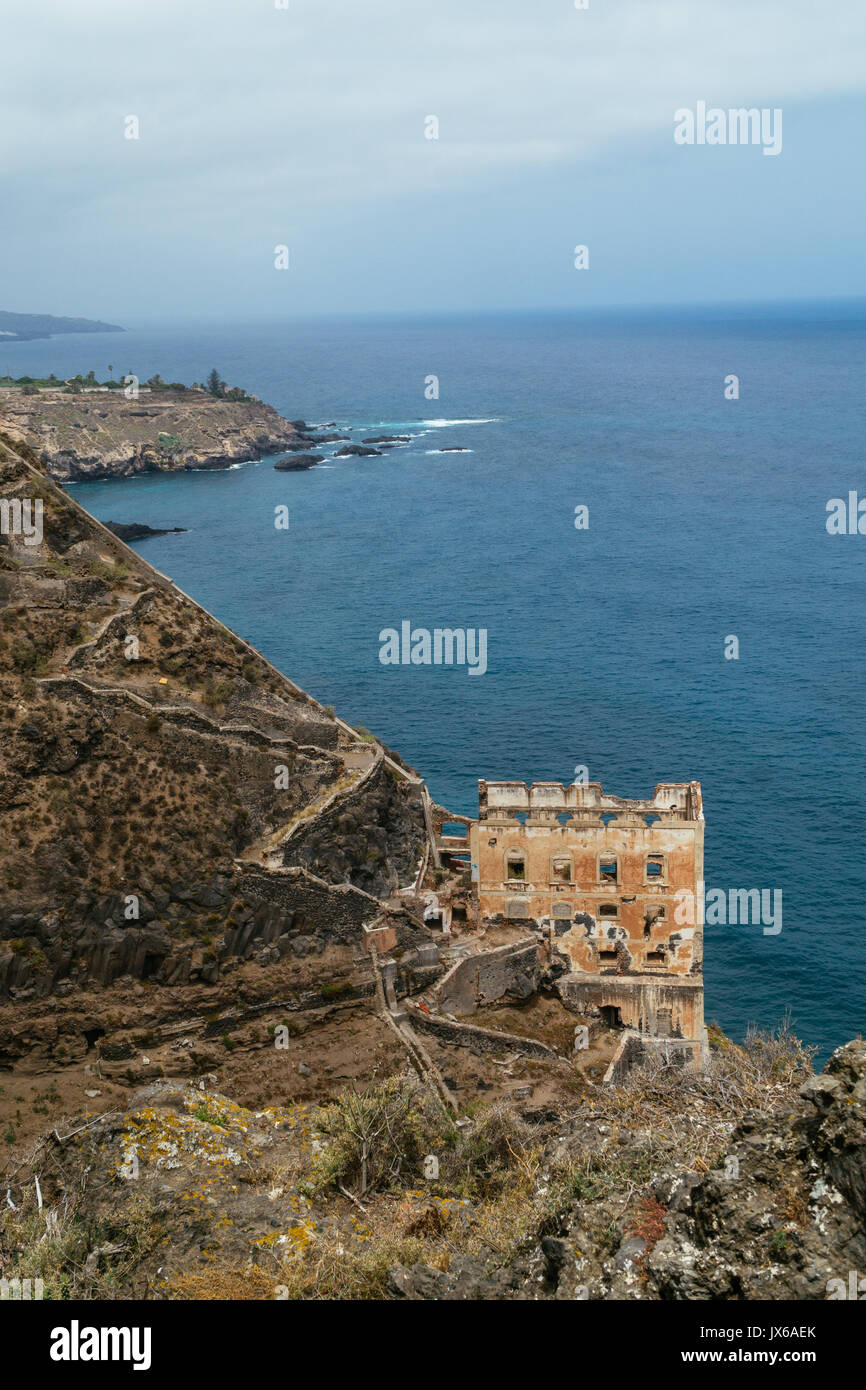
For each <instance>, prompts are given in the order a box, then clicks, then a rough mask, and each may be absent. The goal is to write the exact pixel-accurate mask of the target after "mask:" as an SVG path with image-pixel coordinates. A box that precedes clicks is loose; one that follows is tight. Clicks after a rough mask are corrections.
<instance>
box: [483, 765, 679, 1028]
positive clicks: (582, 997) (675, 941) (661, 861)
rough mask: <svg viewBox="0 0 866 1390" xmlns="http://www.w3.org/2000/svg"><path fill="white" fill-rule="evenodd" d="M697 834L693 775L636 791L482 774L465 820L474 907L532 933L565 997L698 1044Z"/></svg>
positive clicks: (618, 1021)
mask: <svg viewBox="0 0 866 1390" xmlns="http://www.w3.org/2000/svg"><path fill="white" fill-rule="evenodd" d="M703 842H704V817H703V810H702V804H701V788H700V784H699V783H697V782H661V783H659V785H658V786H657V787H656V789H655V794H654V796H653V797H652V799H651V800H648V801H635V800H625V799H624V798H622V797H616V796H609V795H606V794H605V793H604V791H603V790H602V787H601V784H600V783H598V782H590V783H586V784H577V783H576V784H574V785H571V786H567V787H566V786H563V785H562V784H561V783H558V782H535V783H533V784H532V786H531V787H527V786H526V784H525V783H523V782H483V781H482V782H479V813H478V820H477V822H475V823H474V824H473V825H472V826H471V828H470V831H469V849H470V855H471V862H472V875H473V879H474V881H475V888H476V891H477V895H478V907H479V912H480V915H481V917H482V919H486V920H490V919H492V918H503V919H505V920H506V921H512V922H515V923H518V922H525V923H526V926H527V928H528V929H532V930H533V931H535V932H536V933H537V934H538V935H539V937H540V939H541V947H542V954H543V955H544V957H546V959H547V961H548V963H549V964H550V965H552V966H553V967H554V968H555V969H556V970H557V971H558V972H559V975H560V978H559V989H560V993H561V994H562V996H563V998H564V999H566V1000H567V1002H568V1003H569V1005H570V1006H571V1007H573V1008H575V1009H576V1010H578V1011H580V1012H587V1013H590V1014H596V1015H598V1016H600V1017H601V1018H602V1019H603V1020H604V1021H605V1022H607V1023H609V1024H612V1025H615V1026H622V1027H624V1028H628V1029H633V1030H635V1031H636V1032H638V1033H640V1034H642V1035H644V1036H645V1037H651V1038H679V1039H683V1040H687V1041H688V1042H690V1043H691V1044H693V1045H698V1046H700V1045H702V1044H703V1040H704V1037H705V1031H704V1019H703V978H702V974H701V966H702V945H703V920H702V901H703V899H702V893H701V891H700V887H699V885H701V883H702V881H703V853H704V848H703ZM563 967H564V970H563Z"/></svg>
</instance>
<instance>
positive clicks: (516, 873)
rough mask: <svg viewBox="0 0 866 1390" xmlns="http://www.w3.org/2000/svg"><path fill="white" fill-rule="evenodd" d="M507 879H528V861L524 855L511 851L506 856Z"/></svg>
mask: <svg viewBox="0 0 866 1390" xmlns="http://www.w3.org/2000/svg"><path fill="white" fill-rule="evenodd" d="M505 877H506V878H519V879H525V878H526V860H525V858H524V857H523V855H522V854H519V853H517V851H515V850H511V851H509V853H508V854H506V856H505Z"/></svg>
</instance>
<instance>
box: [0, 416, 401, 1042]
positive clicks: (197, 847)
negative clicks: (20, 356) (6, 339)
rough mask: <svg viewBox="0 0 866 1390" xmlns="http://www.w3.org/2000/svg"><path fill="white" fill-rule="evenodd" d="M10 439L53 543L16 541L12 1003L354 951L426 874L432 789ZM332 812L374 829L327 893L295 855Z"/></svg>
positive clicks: (6, 680)
mask: <svg viewBox="0 0 866 1390" xmlns="http://www.w3.org/2000/svg"><path fill="white" fill-rule="evenodd" d="M0 441H3V442H0V503H2V505H3V508H4V517H5V518H12V520H13V522H14V515H15V512H14V506H15V503H16V502H17V503H22V504H23V503H25V502H27V503H29V504H30V506H31V507H33V508H34V509H35V508H36V507H37V506H38V507H40V508H41V532H42V535H41V539H39V540H38V543H33V544H29V543H28V537H27V536H26V535H25V534H24V533H23V532H22V533H21V534H17V533H16V528H15V525H14V524H11V523H9V522H8V521H7V520H4V528H3V531H4V533H2V534H0V720H2V724H3V738H2V752H0V815H2V825H3V834H2V837H0V872H2V874H3V877H4V882H5V885H6V889H5V891H4V894H3V898H2V902H0V998H2V997H3V996H4V995H5V996H7V997H10V996H11V998H13V999H15V1000H17V1001H19V1003H20V1002H21V1001H26V1000H33V1001H37V1000H39V999H43V998H46V997H47V996H49V995H53V996H54V997H55V998H56V997H57V996H59V997H61V998H63V997H65V996H68V995H71V994H72V993H73V991H74V989H75V988H76V986H79V985H81V984H83V983H84V982H87V981H95V982H98V983H99V984H100V985H102V986H106V985H110V984H112V982H113V981H115V980H117V979H118V978H119V977H121V976H125V977H133V978H137V979H147V980H150V981H152V982H153V983H154V984H156V985H184V984H188V983H195V982H200V981H204V982H209V983H214V982H216V981H217V980H218V979H219V978H220V976H221V973H222V972H223V970H224V968H226V966H227V964H228V963H229V962H231V961H235V962H236V961H237V960H239V959H240V960H249V959H251V958H258V957H259V956H260V957H261V958H262V963H263V964H267V963H268V962H272V961H276V960H282V959H283V958H284V957H285V956H286V955H288V956H289V957H291V955H292V953H293V951H294V945H293V943H295V942H296V941H297V939H298V938H299V937H305V938H306V939H307V944H306V945H305V946H304V947H303V949H302V950H301V951H299V952H298V954H299V955H300V954H303V953H304V951H307V952H308V953H309V952H310V951H312V952H313V953H321V952H322V951H324V950H325V949H326V948H327V947H328V945H329V943H331V942H332V941H343V942H346V941H351V940H353V939H360V937H361V926H362V923H363V922H366V921H370V920H372V919H373V918H374V917H375V916H376V913H377V910H378V896H379V895H387V894H389V893H392V892H393V891H394V890H395V889H396V888H397V887H404V886H406V885H407V884H411V882H412V881H413V878H414V876H415V873H416V872H417V866H418V864H419V862H420V859H421V857H422V853H423V847H424V843H425V829H424V818H423V810H422V806H421V801H420V795H421V790H422V787H421V783H420V780H419V779H418V778H417V776H416V775H415V774H412V773H411V772H410V771H408V770H406V769H404V768H402V767H400V766H399V765H398V764H396V763H395V762H394V761H393V760H392V759H390V758H389V757H388V756H387V755H386V753H385V750H384V749H383V748H382V747H381V745H379V744H378V743H376V742H375V741H371V740H370V739H369V738H368V737H367V738H364V739H362V738H360V737H359V736H357V735H356V734H355V732H354V730H352V729H351V728H349V727H348V726H347V725H345V724H344V723H342V722H341V721H340V720H339V719H337V718H336V717H335V716H334V715H333V713H331V712H330V711H328V710H326V709H324V708H323V707H322V706H321V705H319V704H318V703H317V702H316V701H315V700H313V699H312V698H311V697H310V696H309V695H307V694H306V693H305V692H304V691H302V690H300V689H298V687H296V686H294V685H293V684H292V683H291V682H290V681H289V680H287V679H286V678H285V677H284V676H282V675H281V674H280V673H279V672H277V671H276V670H275V669H274V668H272V667H271V666H269V665H268V663H267V662H266V661H265V660H264V659H263V658H262V657H261V656H260V655H259V654H258V653H257V652H256V651H254V650H253V649H252V648H250V647H249V646H247V644H246V643H244V642H243V641H242V639H240V638H239V637H237V636H236V635H235V634H233V633H231V632H230V631H229V630H228V629H227V628H225V627H223V626H222V625H221V624H220V623H219V622H218V621H217V620H216V619H214V618H213V617H211V615H210V614H208V613H206V612H205V611H204V610H202V609H201V608H199V607H198V605H197V604H195V603H194V602H193V601H192V600H191V599H189V598H187V597H186V596H185V595H183V594H182V593H180V592H179V591H178V590H177V589H176V588H175V586H174V585H173V584H172V582H171V581H170V580H168V579H166V578H165V577H164V576H163V575H161V574H159V573H158V572H157V571H156V570H153V569H152V568H151V567H150V566H149V565H148V564H146V562H145V561H143V560H142V559H141V558H140V557H139V556H138V555H136V554H135V553H134V552H133V551H131V550H129V549H128V548H127V547H126V546H125V545H124V544H123V543H122V542H121V541H119V540H118V539H117V538H116V537H115V536H113V535H112V534H111V533H110V532H109V531H107V530H106V529H105V528H104V527H102V526H101V525H100V524H99V523H98V522H96V521H95V520H94V519H93V518H91V517H90V516H89V515H88V513H87V512H85V511H84V510H83V509H82V508H81V507H80V506H78V504H77V503H76V502H75V501H74V500H73V499H72V498H70V497H68V496H66V495H65V494H64V493H63V491H62V490H61V489H60V488H58V487H57V486H56V485H55V484H54V483H53V482H51V480H50V479H48V478H47V477H45V475H44V474H42V473H41V472H40V471H39V470H38V468H37V467H34V466H33V462H32V461H33V460H34V459H35V455H33V454H32V453H30V452H29V450H28V449H27V446H25V445H21V444H20V442H18V441H16V440H15V439H14V438H13V436H12V435H11V433H10V432H9V431H8V430H6V431H4V430H3V422H2V421H0ZM34 515H35V511H34ZM30 539H31V540H33V539H34V538H33V536H31V537H30ZM325 813H327V815H328V816H329V817H330V819H329V820H328V822H327V823H328V825H330V824H331V822H332V820H333V818H334V817H335V816H339V815H343V816H346V817H349V818H350V820H351V822H352V824H353V825H355V826H356V827H357V828H358V833H357V834H356V835H355V836H354V838H353V839H352V840H351V842H347V845H346V846H345V847H344V852H343V855H342V857H341V859H340V863H339V873H338V874H337V873H333V872H331V873H329V874H328V875H327V877H328V878H329V879H330V882H331V883H332V884H333V885H334V887H333V888H331V887H330V886H329V884H328V883H324V882H323V881H322V876H321V875H316V874H315V869H316V867H317V864H316V863H314V862H312V861H311V860H310V859H309V857H303V856H299V855H293V854H292V852H291V846H292V844H293V837H294V836H295V834H296V832H297V831H298V830H299V828H300V829H301V830H302V831H303V832H304V834H306V835H309V834H310V833H311V831H312V830H313V828H314V827H315V825H316V824H317V820H318V818H319V816H320V815H323V814H325ZM365 825H369V826H370V837H369V839H368V838H365V834H364V830H363V827H364V826H365ZM327 840H328V837H327V836H326V837H325V842H326V843H327ZM298 842H299V843H300V837H299V840H298ZM286 865H288V866H290V867H288V868H287V867H284V866H286ZM309 868H313V870H314V872H313V874H311V873H310V872H309ZM272 871H273V872H272ZM338 884H339V885H340V886H339V887H338V886H337V885H338ZM347 885H348V887H347ZM347 893H348V894H349V895H350V896H349V898H348V899H347V897H346V894H347ZM311 895H312V897H311ZM316 895H318V896H317V897H316ZM352 895H354V896H352ZM313 899H315V901H313ZM310 943H312V944H310ZM6 1036H7V1040H8V1036H9V1035H8V1033H7V1035H6ZM2 1052H3V1046H2V1042H0V1055H2Z"/></svg>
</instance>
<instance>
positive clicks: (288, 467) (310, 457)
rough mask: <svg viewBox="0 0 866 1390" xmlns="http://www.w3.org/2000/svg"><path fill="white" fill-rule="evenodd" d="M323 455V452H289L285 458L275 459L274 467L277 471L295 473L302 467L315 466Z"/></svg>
mask: <svg viewBox="0 0 866 1390" xmlns="http://www.w3.org/2000/svg"><path fill="white" fill-rule="evenodd" d="M324 457H325V455H324V454H289V455H288V457H287V458H284V459H277V461H276V463H275V464H274V468H275V469H276V470H277V472H278V473H297V472H300V471H301V470H302V469H304V468H315V466H316V464H317V463H321V462H322V459H323V458H324Z"/></svg>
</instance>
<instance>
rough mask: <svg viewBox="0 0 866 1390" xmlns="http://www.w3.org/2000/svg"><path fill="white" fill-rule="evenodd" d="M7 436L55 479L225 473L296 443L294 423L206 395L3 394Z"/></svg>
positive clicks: (261, 408)
mask: <svg viewBox="0 0 866 1390" xmlns="http://www.w3.org/2000/svg"><path fill="white" fill-rule="evenodd" d="M0 414H2V416H3V418H4V420H5V421H6V422H7V429H8V431H9V433H10V436H13V437H17V438H19V439H24V440H27V441H29V443H30V444H31V445H32V446H33V447H34V449H35V450H36V452H37V453H38V455H39V457H40V459H41V461H42V463H43V464H44V466H45V470H46V472H47V473H48V475H49V476H50V477H52V478H57V479H59V480H60V481H83V480H85V479H88V478H115V477H117V478H125V477H130V476H131V475H133V474H136V473H153V472H172V471H174V470H177V469H181V468H227V467H228V466H229V465H230V464H232V463H241V462H248V461H249V460H250V459H257V458H262V457H263V456H264V455H265V454H274V453H279V452H280V451H281V450H283V449H288V448H291V447H293V446H295V445H296V444H297V443H298V432H297V430H296V429H295V428H294V426H293V425H292V424H291V423H290V422H289V421H288V420H284V419H283V418H282V416H281V415H278V414H277V412H276V411H275V410H274V408H273V406H270V405H265V404H263V403H262V402H261V401H228V400H221V399H219V398H218V397H214V396H209V395H208V394H207V393H206V392H204V391H158V392H152V393H148V392H145V391H142V393H141V395H140V396H139V397H138V399H137V400H127V398H126V397H125V396H124V395H123V393H122V392H120V391H104V392H92V393H84V392H79V393H77V394H75V395H68V394H66V393H64V392H61V391H56V392H48V391H43V392H41V393H40V394H39V395H38V396H24V395H21V394H18V393H14V392H8V393H5V394H4V396H3V397H2V399H0Z"/></svg>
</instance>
